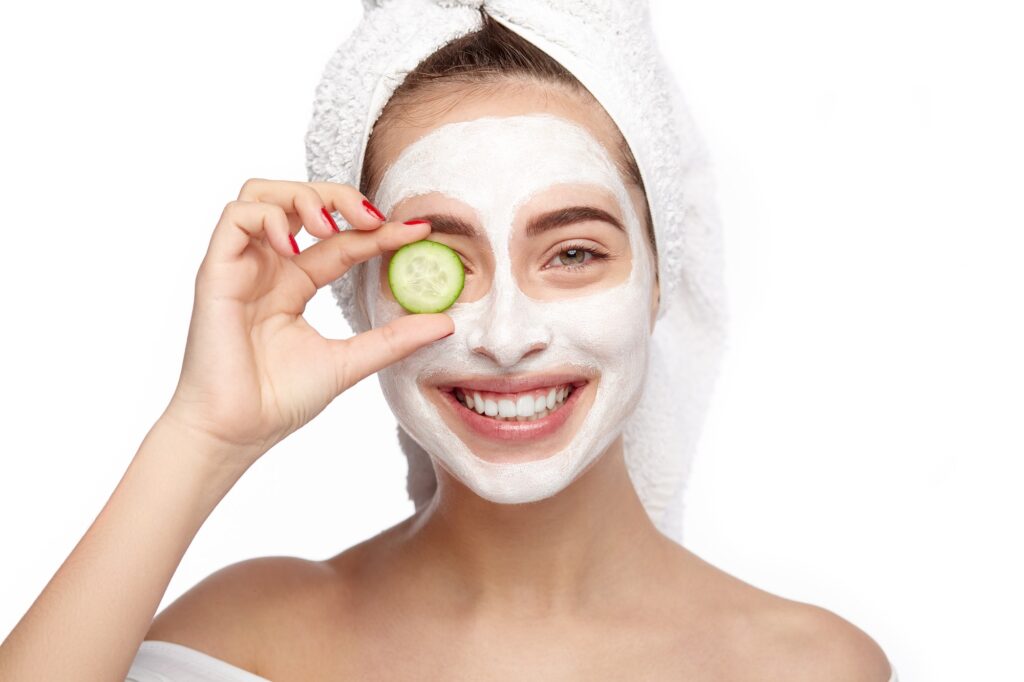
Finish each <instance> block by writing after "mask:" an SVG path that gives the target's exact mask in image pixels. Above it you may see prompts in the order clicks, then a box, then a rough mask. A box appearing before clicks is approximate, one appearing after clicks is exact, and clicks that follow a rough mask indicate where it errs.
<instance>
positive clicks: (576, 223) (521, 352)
mask: <svg viewBox="0 0 1024 682" xmlns="http://www.w3.org/2000/svg"><path fill="white" fill-rule="evenodd" d="M507 98H511V99H513V100H514V104H515V105H516V106H510V103H509V102H508V101H505V102H497V101H495V99H496V98H490V99H488V100H486V101H472V102H471V103H467V104H464V105H462V106H461V107H460V106H457V107H455V108H453V109H451V110H449V111H448V112H447V114H446V115H445V116H444V117H443V118H442V119H441V120H435V121H434V122H433V124H432V125H430V126H423V127H419V128H415V129H412V128H407V129H405V130H403V131H402V132H401V133H395V132H391V133H390V134H389V137H388V142H389V145H388V148H390V149H392V150H393V151H392V153H391V154H390V155H389V157H388V158H387V159H385V160H384V166H383V167H384V169H385V170H384V172H383V174H382V176H381V182H380V185H379V187H378V189H377V192H376V194H375V196H374V203H375V204H376V205H377V206H378V207H379V208H380V209H381V210H382V211H384V212H385V213H386V214H387V215H388V216H389V219H390V220H397V221H406V220H413V219H423V220H429V221H430V223H431V226H432V233H431V236H430V237H429V238H430V239H432V240H435V241H439V242H443V243H445V244H447V245H448V246H450V247H452V248H453V249H454V250H455V251H456V252H457V253H458V254H459V255H460V257H461V258H462V261H463V263H464V264H465V267H466V284H465V288H464V289H463V292H462V294H461V296H460V297H459V299H458V300H457V301H456V303H455V305H454V306H453V307H452V308H450V309H449V310H448V314H449V315H450V316H451V317H452V319H453V320H454V321H455V333H454V334H453V335H452V336H449V337H447V338H446V339H443V340H441V341H438V342H436V343H434V344H432V345H431V346H429V347H427V348H423V349H421V350H419V351H417V352H416V353H414V354H413V355H411V356H409V357H408V358H406V359H405V360H403V361H401V362H399V363H396V364H394V365H392V366H390V367H388V368H386V369H384V370H382V371H381V372H380V373H379V374H378V376H379V379H380V382H381V386H382V388H383V390H384V395H385V398H386V399H387V401H388V403H389V405H390V406H391V408H392V410H393V411H394V412H395V415H396V417H397V418H398V420H399V423H400V424H401V425H402V426H403V428H405V430H406V431H407V432H408V433H409V434H410V435H411V436H412V437H413V438H414V439H415V440H416V441H417V442H418V443H419V444H420V445H421V446H423V447H424V449H425V450H426V451H427V452H428V453H430V455H431V456H432V457H433V458H434V460H435V462H437V463H439V464H440V465H441V466H443V467H444V468H445V469H446V470H447V471H448V472H449V473H451V474H452V475H453V476H455V477H456V478H457V479H459V480H461V481H462V482H463V483H465V484H466V485H467V486H468V487H470V488H471V489H473V490H474V491H475V492H476V493H477V494H479V495H480V496H482V497H484V498H486V499H489V500H492V501H495V502H505V503H520V502H530V501H534V500H538V499H543V498H545V497H548V496H550V495H553V494H555V493H557V492H558V491H560V490H561V489H563V488H565V487H566V486H567V485H569V483H571V482H572V481H573V480H575V478H577V477H578V476H579V475H580V474H581V473H582V472H583V471H584V470H586V468H587V467H589V466H590V465H591V464H592V463H593V462H594V461H595V460H596V459H597V458H598V457H599V456H600V455H601V454H602V453H603V452H604V451H605V450H607V448H608V447H609V446H610V445H611V444H612V443H613V442H614V441H615V439H616V438H617V437H618V436H619V434H620V433H621V430H622V427H623V426H624V423H625V420H626V418H627V417H628V416H629V414H630V413H631V412H632V410H633V407H634V406H635V405H636V403H637V401H638V400H639V398H640V393H641V390H642V388H643V377H644V376H645V371H646V360H647V338H648V336H649V334H650V328H651V324H652V320H653V315H654V305H655V301H656V289H655V277H654V264H653V259H652V256H651V253H650V249H649V247H648V246H647V244H646V240H647V237H646V231H645V228H644V226H643V224H642V222H641V220H640V216H641V215H642V213H641V212H640V210H639V206H638V201H637V198H638V195H637V192H636V191H635V189H634V190H632V191H631V189H630V188H627V186H626V184H625V182H624V181H623V179H622V177H621V174H620V172H619V170H618V167H617V165H616V163H615V157H614V152H613V151H612V150H614V149H615V146H614V142H613V140H614V139H615V138H614V134H612V132H611V130H609V129H608V128H607V127H606V126H604V127H603V126H602V125H601V121H600V119H597V120H596V121H594V120H589V119H587V118H583V117H581V113H577V112H578V111H579V110H580V108H581V107H580V105H579V104H575V105H573V102H568V103H563V106H562V107H561V108H559V107H553V106H552V103H551V98H550V96H549V97H546V98H542V99H539V100H538V101H539V102H541V103H543V104H538V101H535V102H533V103H532V106H530V104H531V103H530V102H529V101H528V100H529V97H528V96H524V95H523V94H522V93H519V94H517V95H508V96H507V97H506V99H507ZM524 98H525V99H526V100H527V101H525V102H524V101H523V100H524ZM502 104H504V106H502ZM517 107H518V108H517ZM582 113H583V114H585V113H586V112H582ZM403 136H404V137H403ZM601 138H605V139H604V140H602V139H601ZM390 255H391V254H385V256H384V257H383V259H375V260H374V261H371V262H370V263H369V265H368V267H367V268H366V269H365V270H364V271H363V275H364V277H365V278H366V279H365V280H364V282H363V287H362V291H363V294H364V296H365V300H364V305H365V306H366V310H367V311H368V312H369V317H370V322H371V325H372V326H380V325H382V324H385V323H387V322H388V321H390V320H391V319H394V318H395V317H397V316H400V315H405V314H408V313H406V312H405V311H404V310H403V309H402V308H401V307H400V306H399V305H398V304H397V302H395V300H394V297H393V296H392V294H391V291H390V288H389V287H388V284H387V280H386V272H387V261H388V259H389V257H390Z"/></svg>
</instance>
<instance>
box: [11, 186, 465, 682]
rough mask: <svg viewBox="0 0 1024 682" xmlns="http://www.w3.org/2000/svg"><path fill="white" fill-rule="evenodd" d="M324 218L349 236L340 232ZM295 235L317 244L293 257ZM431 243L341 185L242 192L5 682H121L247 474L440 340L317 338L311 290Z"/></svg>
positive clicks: (420, 327) (402, 327)
mask: <svg viewBox="0 0 1024 682" xmlns="http://www.w3.org/2000/svg"><path fill="white" fill-rule="evenodd" d="M370 209H372V210H370ZM329 210H336V211H339V212H340V213H341V215H342V216H343V217H344V218H345V220H346V221H348V223H349V224H350V225H351V226H352V227H353V228H355V229H352V230H345V231H342V232H339V230H338V228H337V226H336V225H335V224H334V219H333V218H332V217H331V216H330V213H329ZM303 226H304V227H306V229H307V231H309V232H310V233H312V234H313V235H315V236H317V237H320V238H321V241H319V242H317V243H316V244H314V245H312V246H310V247H309V248H307V249H306V250H305V251H302V252H301V253H300V251H299V248H298V245H297V244H296V243H295V239H294V235H295V233H297V232H298V231H299V229H300V228H301V227H303ZM429 233H430V227H429V225H426V224H418V223H417V224H413V225H403V224H400V223H388V222H385V221H383V220H382V219H381V217H380V214H379V212H378V211H377V209H375V208H373V206H372V205H371V204H370V203H369V201H367V200H366V198H365V197H364V196H363V195H362V194H360V193H359V191H358V190H356V189H355V188H353V187H350V186H348V185H343V184H340V183H331V182H316V183H305V182H293V181H274V180H264V179H262V178H253V179H250V180H248V181H246V182H245V184H244V185H242V190H241V192H240V193H239V196H238V199H237V200H235V201H232V202H230V203H228V205H227V206H226V207H225V208H224V212H223V213H222V214H221V218H220V221H219V222H218V223H217V226H216V227H215V228H214V231H213V236H212V238H211V240H210V246H209V249H208V251H207V254H206V258H205V259H204V260H203V263H202V265H201V266H200V268H199V272H198V274H197V275H196V287H195V301H194V304H193V306H192V320H191V323H190V325H189V330H188V340H187V342H186V346H185V356H184V359H183V361H182V370H181V377H180V378H179V379H178V385H177V387H176V388H175V391H174V396H173V397H172V398H171V401H170V403H169V404H168V406H167V408H166V409H165V410H164V413H163V414H162V415H161V417H160V419H158V420H157V422H156V424H155V425H154V426H153V428H152V429H150V431H149V433H148V434H147V435H146V438H145V439H144V441H143V443H142V445H141V446H140V447H139V451H138V452H137V453H136V454H135V457H134V458H133V459H132V462H131V464H130V465H129V467H128V470H127V471H126V472H125V475H124V476H123V477H122V479H121V481H120V483H118V485H117V488H116V489H115V490H114V492H113V494H112V495H111V496H110V499H109V500H108V501H107V504H106V505H104V507H103V509H102V510H101V511H100V513H99V515H98V516H97V517H96V520H95V521H94V522H93V524H92V526H90V527H89V530H88V531H87V532H86V534H85V535H84V536H83V538H82V540H81V541H80V542H79V543H78V545H77V546H76V547H75V549H74V550H73V551H72V552H71V554H70V556H68V558H67V559H66V560H65V561H64V564H63V565H62V566H61V567H60V569H59V570H58V571H57V573H56V574H55V575H54V576H53V578H52V579H51V580H50V582H49V584H48V585H47V586H46V588H45V589H44V590H43V592H42V594H40V595H39V597H38V598H37V599H36V601H35V603H34V604H33V605H32V607H31V608H30V609H29V611H28V612H27V613H26V614H25V615H24V616H23V617H22V619H21V622H19V623H18V625H17V626H16V627H15V628H14V630H13V631H12V632H11V634H10V635H9V636H8V638H7V639H6V640H5V641H4V643H3V644H2V645H0V679H2V680H3V682H38V681H40V680H75V681H76V682H111V680H119V679H120V680H123V679H124V678H125V675H126V674H127V672H128V670H129V668H130V666H131V662H132V660H133V659H134V656H135V654H136V653H137V652H138V648H139V646H140V645H141V643H142V640H143V638H144V637H145V635H146V632H147V630H148V627H149V624H150V621H151V620H152V619H153V614H154V613H155V612H156V609H157V607H158V605H159V602H160V599H161V597H162V596H163V593H164V591H165V590H166V589H167V584H168V583H169V582H170V579H171V576H172V575H173V574H174V571H175V569H176V568H177V566H178V563H179V562H180V561H181V558H182V556H183V555H184V553H185V550H186V548H187V547H188V546H189V544H190V543H191V542H192V538H194V537H195V534H196V533H197V532H198V530H199V527H200V526H202V524H203V523H204V522H205V521H206V518H207V517H208V516H209V515H210V512H212V511H213V508H214V507H216V506H217V504H218V503H219V502H220V500H221V499H222V498H223V497H224V495H225V494H227V492H228V490H230V489H231V486H232V485H234V483H235V481H237V480H238V478H239V477H240V476H241V475H242V474H243V473H244V472H245V471H246V470H248V468H249V467H250V466H251V465H252V463H253V462H255V461H256V460H257V459H258V458H259V457H261V456H262V455H263V454H264V453H266V452H268V451H269V450H270V449H271V448H272V447H273V446H274V445H276V444H277V443H279V442H281V441H282V440H283V439H284V438H286V437H287V436H288V435H289V434H291V433H293V432H294V431H296V430H297V429H299V428H301V427H302V426H304V425H305V424H306V423H308V422H309V421H310V420H311V419H312V418H313V417H315V416H316V415H318V414H319V413H320V412H321V411H323V409H324V408H325V407H326V406H327V405H328V404H329V403H330V402H331V401H332V400H334V398H335V397H337V396H338V395H340V394H341V393H342V392H343V391H345V390H347V389H348V388H349V387H350V386H352V385H353V384H355V383H356V382H357V381H360V380H361V379H363V378H364V377H366V376H368V375H369V374H372V373H373V372H376V371H377V370H378V369H380V368H381V367H384V366H386V365H389V364H391V363H392V362H395V361H397V360H399V359H401V358H403V357H405V356H406V355H408V354H409V353H411V352H413V351H414V350H416V349H417V348H419V347H421V346H423V345H426V344H428V343H431V342H433V341H436V340H437V339H440V338H442V337H444V336H446V335H448V334H450V333H451V332H452V331H453V324H452V320H451V319H450V318H449V317H448V316H447V315H444V314H434V315H406V316H403V317H399V318H397V319H395V320H393V321H392V322H390V323H389V324H387V325H385V326H383V327H377V328H374V329H371V330H369V331H366V332H363V333H362V334H359V335H357V336H354V337H352V338H350V339H326V338H324V337H323V336H321V335H320V334H318V333H317V332H316V330H314V329H313V328H312V327H310V326H309V324H308V323H307V322H306V320H305V319H304V318H303V317H302V313H303V311H304V310H305V307H306V304H307V303H308V302H309V301H310V299H312V297H313V295H314V294H315V293H316V292H317V290H318V289H320V288H321V287H323V286H324V285H326V284H329V283H330V282H333V281H334V280H336V279H337V278H338V277H340V276H341V275H343V274H344V273H345V271H346V270H347V269H348V268H349V267H351V266H352V265H354V264H355V263H358V262H361V261H364V260H367V259H369V258H373V257H374V256H378V255H380V254H382V253H383V252H385V251H389V250H395V249H398V248H399V247H401V246H403V245H405V244H408V243H410V242H412V241H416V240H418V239H423V238H424V237H426V236H427V235H428V234H429Z"/></svg>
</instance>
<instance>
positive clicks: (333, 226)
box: [320, 206, 341, 232]
mask: <svg viewBox="0 0 1024 682" xmlns="http://www.w3.org/2000/svg"><path fill="white" fill-rule="evenodd" d="M320 212H321V213H323V214H324V218H326V219H327V225H328V226H329V227H330V228H331V229H332V230H334V231H335V232H341V230H339V229H338V223H336V222H334V218H332V217H331V214H330V213H328V212H327V207H326V206H325V207H323V208H321V209H320Z"/></svg>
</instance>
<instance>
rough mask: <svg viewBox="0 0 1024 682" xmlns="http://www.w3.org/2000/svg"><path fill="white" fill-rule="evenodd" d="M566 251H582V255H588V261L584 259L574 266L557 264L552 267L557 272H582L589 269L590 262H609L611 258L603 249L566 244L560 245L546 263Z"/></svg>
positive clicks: (571, 243)
mask: <svg viewBox="0 0 1024 682" xmlns="http://www.w3.org/2000/svg"><path fill="white" fill-rule="evenodd" d="M568 251H582V252H583V253H586V254H590V258H589V259H584V261H583V262H582V263H576V264H574V265H562V264H559V265H556V266H554V267H555V269H558V270H582V269H583V268H586V267H589V263H591V262H593V261H595V260H599V261H604V260H609V259H611V257H612V255H611V254H610V253H609V252H607V251H605V250H604V249H600V248H597V247H594V246H587V245H584V244H579V243H573V242H570V243H568V244H563V245H561V247H560V248H559V249H558V252H557V253H556V254H555V255H554V256H552V257H551V258H550V259H549V260H548V263H550V262H551V261H553V260H555V259H556V258H558V257H559V256H561V255H562V254H563V253H566V252H568ZM545 269H547V266H545Z"/></svg>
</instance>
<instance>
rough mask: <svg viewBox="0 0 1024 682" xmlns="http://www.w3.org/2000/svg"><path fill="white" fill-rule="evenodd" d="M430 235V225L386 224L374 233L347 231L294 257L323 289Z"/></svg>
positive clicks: (310, 277)
mask: <svg viewBox="0 0 1024 682" xmlns="http://www.w3.org/2000/svg"><path fill="white" fill-rule="evenodd" d="M429 234H430V225H429V224H427V223H417V224H414V225H407V224H405V223H384V225H383V226H382V227H380V228H379V229H376V230H372V231H361V230H345V231H344V232H342V233H341V234H336V235H334V236H333V237H331V238H330V239H325V240H323V241H320V242H317V243H316V244H313V245H312V246H309V247H307V248H306V250H305V251H303V252H302V253H300V254H299V255H297V256H294V257H293V258H292V263H294V264H295V265H297V266H298V267H300V268H302V270H303V271H304V272H305V273H306V275H308V276H309V279H310V280H311V281H312V282H313V284H314V285H316V288H317V289H319V288H320V287H322V286H324V285H325V284H328V283H330V282H333V281H334V280H336V279H338V278H339V277H341V276H342V275H343V274H345V273H346V272H347V271H348V269H349V268H351V267H352V266H353V265H355V264H356V263H361V262H362V261H365V260H369V259H370V258H373V257H374V256H379V255H380V254H382V253H384V252H385V251H395V250H397V249H399V248H401V247H403V246H405V245H406V244H410V243H412V242H415V241H418V240H420V239H424V238H425V237H427V236H428V235H429Z"/></svg>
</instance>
